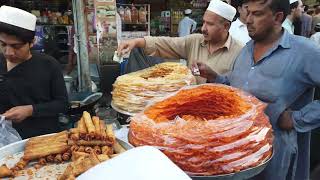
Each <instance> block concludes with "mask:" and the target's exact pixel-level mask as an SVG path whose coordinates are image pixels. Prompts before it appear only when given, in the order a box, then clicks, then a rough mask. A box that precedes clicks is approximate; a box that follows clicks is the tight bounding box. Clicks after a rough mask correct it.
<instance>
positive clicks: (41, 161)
mask: <svg viewBox="0 0 320 180" xmlns="http://www.w3.org/2000/svg"><path fill="white" fill-rule="evenodd" d="M38 164H40V165H41V166H44V165H46V164H47V160H46V159H45V158H40V159H39V161H38Z"/></svg>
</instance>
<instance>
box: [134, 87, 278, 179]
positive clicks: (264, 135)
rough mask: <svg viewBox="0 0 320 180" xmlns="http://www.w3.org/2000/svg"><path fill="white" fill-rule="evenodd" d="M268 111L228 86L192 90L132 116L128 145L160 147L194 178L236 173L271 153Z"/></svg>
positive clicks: (180, 93)
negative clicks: (266, 113) (266, 112)
mask: <svg viewBox="0 0 320 180" xmlns="http://www.w3.org/2000/svg"><path fill="white" fill-rule="evenodd" d="M265 107H266V105H265V104H264V103H262V102H261V101H259V100H258V99H257V98H255V97H253V96H251V95H249V94H247V93H245V92H243V91H241V90H239V89H236V88H232V87H229V86H225V85H215V84H205V85H200V86H191V87H188V88H184V89H182V90H180V91H179V92H177V93H174V95H171V96H169V97H167V98H165V99H164V100H162V101H159V102H156V103H154V104H153V105H151V106H149V107H147V108H146V109H145V110H144V112H142V113H139V114H137V115H135V116H134V117H132V118H131V123H130V132H129V142H130V143H131V144H133V145H134V146H142V145H152V146H156V147H158V148H159V149H160V150H162V151H163V152H164V153H165V154H166V155H167V156H168V157H169V158H170V159H171V160H172V161H173V162H175V163H176V164H177V165H178V166H179V167H180V168H182V169H183V170H184V171H186V172H187V173H189V174H192V175H217V174H226V173H231V172H238V171H240V170H244V169H246V168H249V167H254V166H257V165H259V164H261V163H262V162H263V161H264V160H266V159H267V158H269V157H270V156H271V154H272V141H273V135H272V129H271V125H270V123H269V119H268V117H267V116H266V115H265V114H264V109H265Z"/></svg>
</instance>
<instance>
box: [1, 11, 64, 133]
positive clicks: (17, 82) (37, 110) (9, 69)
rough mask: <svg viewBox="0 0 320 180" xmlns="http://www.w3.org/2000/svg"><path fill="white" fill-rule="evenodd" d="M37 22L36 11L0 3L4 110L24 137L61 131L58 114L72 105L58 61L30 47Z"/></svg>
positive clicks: (2, 102)
mask: <svg viewBox="0 0 320 180" xmlns="http://www.w3.org/2000/svg"><path fill="white" fill-rule="evenodd" d="M35 26H36V17H35V16H34V15H32V14H30V13H28V12H26V11H23V10H21V9H17V8H13V7H9V6H1V7H0V48H1V50H2V54H0V114H1V115H4V116H5V117H6V120H11V121H12V122H13V127H14V128H15V129H16V130H17V131H18V132H19V134H20V136H21V137H22V138H29V137H33V136H37V135H42V134H48V133H53V132H57V131H58V130H59V122H58V114H59V113H64V112H65V111H66V110H67V105H68V97H67V91H66V87H65V83H64V79H63V75H62V72H61V70H60V66H59V64H58V63H57V61H56V60H55V59H54V58H52V57H50V56H47V55H44V54H34V53H31V51H30V49H31V48H32V46H33V43H34V35H35Z"/></svg>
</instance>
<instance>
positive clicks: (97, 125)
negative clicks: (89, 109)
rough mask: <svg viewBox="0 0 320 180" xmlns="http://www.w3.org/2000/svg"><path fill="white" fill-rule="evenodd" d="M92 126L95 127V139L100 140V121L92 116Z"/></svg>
mask: <svg viewBox="0 0 320 180" xmlns="http://www.w3.org/2000/svg"><path fill="white" fill-rule="evenodd" d="M92 121H93V125H94V127H95V134H96V136H95V137H96V139H100V137H101V129H100V120H99V117H97V116H93V117H92Z"/></svg>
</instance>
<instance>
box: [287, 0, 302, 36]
mask: <svg viewBox="0 0 320 180" xmlns="http://www.w3.org/2000/svg"><path fill="white" fill-rule="evenodd" d="M302 12H303V3H302V1H301V0H290V14H289V15H288V16H287V18H286V19H285V20H284V22H283V23H282V27H283V28H285V29H286V30H287V31H288V32H289V33H290V34H294V25H293V21H295V20H296V19H298V18H300V17H301V16H302Z"/></svg>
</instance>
